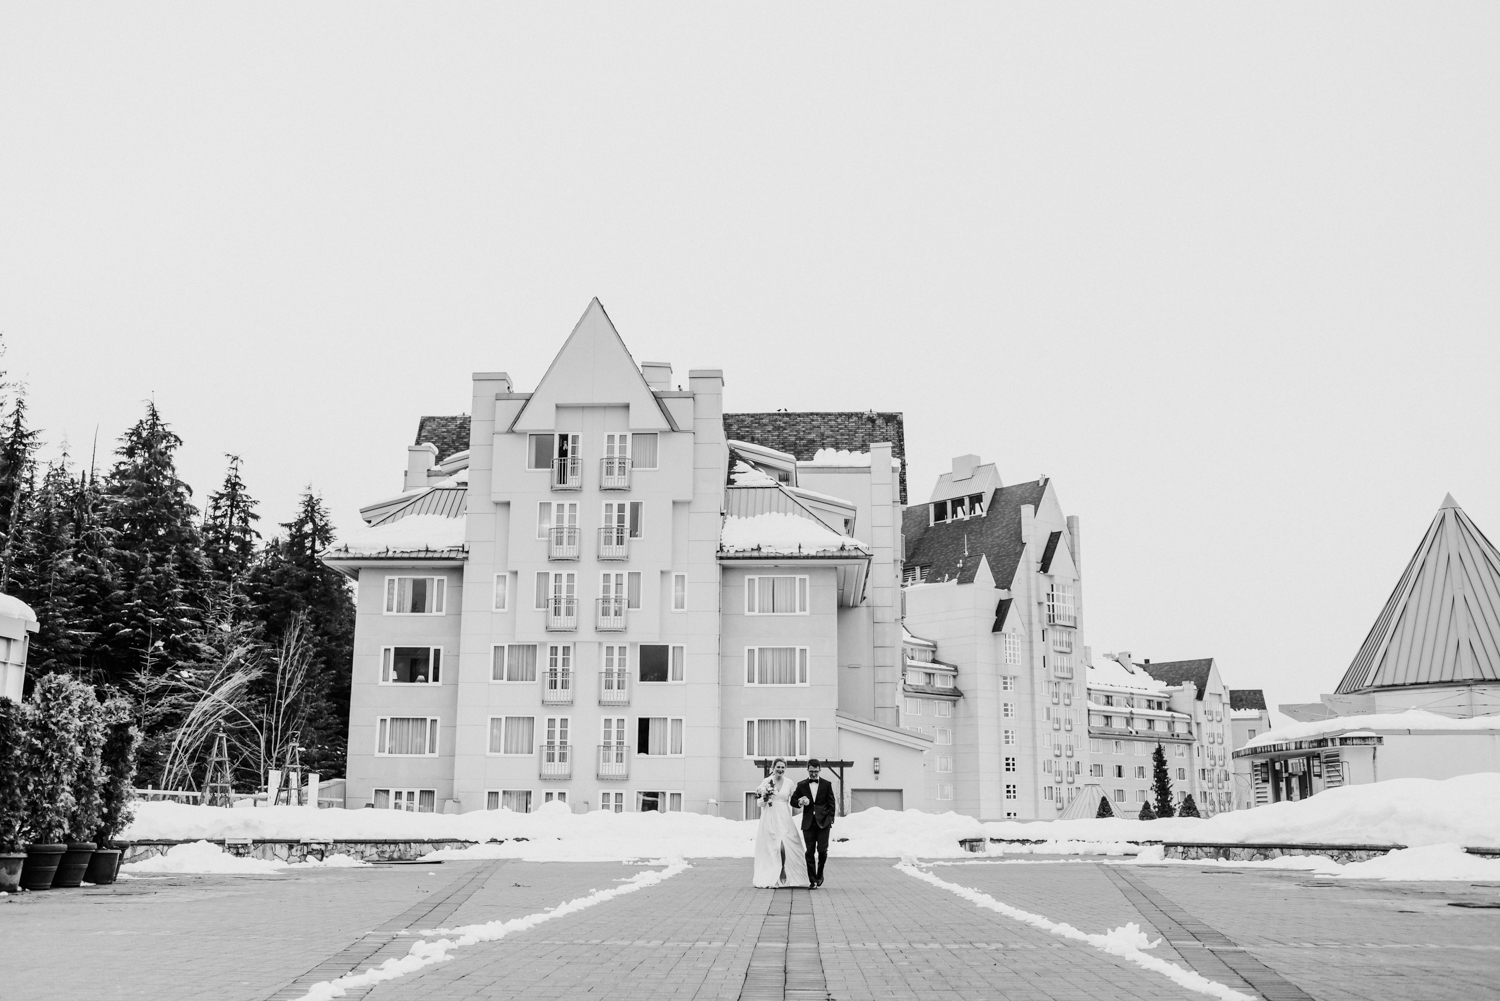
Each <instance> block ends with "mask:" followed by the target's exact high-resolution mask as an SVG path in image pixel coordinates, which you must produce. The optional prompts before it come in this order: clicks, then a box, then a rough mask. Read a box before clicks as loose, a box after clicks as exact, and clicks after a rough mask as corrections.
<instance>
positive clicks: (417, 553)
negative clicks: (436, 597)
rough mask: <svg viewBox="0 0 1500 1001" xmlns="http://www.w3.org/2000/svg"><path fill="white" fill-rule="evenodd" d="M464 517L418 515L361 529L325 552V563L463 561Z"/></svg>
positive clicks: (465, 551)
mask: <svg viewBox="0 0 1500 1001" xmlns="http://www.w3.org/2000/svg"><path fill="white" fill-rule="evenodd" d="M466 523H467V520H466V519H464V518H447V517H444V516H443V515H439V514H417V515H412V516H410V517H406V518H401V519H399V520H395V521H386V522H382V523H380V524H378V525H370V526H367V527H365V528H357V529H355V530H354V531H352V532H349V533H348V534H347V535H345V536H344V538H343V539H342V540H340V541H339V542H337V543H335V544H334V545H332V546H330V547H329V548H328V549H326V550H324V551H323V553H322V556H321V558H322V559H324V560H347V559H463V558H464V556H465V555H466V553H467V551H468V548H467V546H466V544H465V542H464V528H465V525H466Z"/></svg>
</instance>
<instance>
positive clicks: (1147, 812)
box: [1136, 799, 1156, 820]
mask: <svg viewBox="0 0 1500 1001" xmlns="http://www.w3.org/2000/svg"><path fill="white" fill-rule="evenodd" d="M1136 819H1137V820H1155V819H1156V811H1155V810H1153V809H1151V801H1150V800H1149V799H1148V800H1146V802H1144V803H1142V804H1141V812H1140V815H1139V816H1137V817H1136Z"/></svg>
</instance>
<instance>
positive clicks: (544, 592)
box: [536, 570, 639, 615]
mask: <svg viewBox="0 0 1500 1001" xmlns="http://www.w3.org/2000/svg"><path fill="white" fill-rule="evenodd" d="M637 576H639V574H638V575H637ZM577 600H578V575H577V574H576V573H548V572H547V571H546V570H539V571H537V575H536V608H537V610H538V611H542V612H545V611H547V610H549V609H551V611H552V613H553V614H554V615H571V614H573V612H574V611H575V603H576V602H577Z"/></svg>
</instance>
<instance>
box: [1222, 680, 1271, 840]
mask: <svg viewBox="0 0 1500 1001" xmlns="http://www.w3.org/2000/svg"><path fill="white" fill-rule="evenodd" d="M1269 729H1271V712H1270V710H1269V709H1267V708H1266V694H1265V692H1262V691H1261V690H1260V689H1259V688H1234V689H1231V690H1230V692H1229V749H1230V754H1231V755H1232V754H1233V753H1234V752H1235V751H1238V750H1239V749H1240V748H1242V747H1244V746H1245V745H1246V744H1248V743H1250V741H1252V740H1254V739H1255V738H1256V737H1258V736H1259V735H1261V734H1263V733H1265V732H1266V731H1267V730H1269ZM1230 760H1231V762H1232V763H1233V764H1232V767H1231V768H1230V769H1229V773H1230V775H1231V777H1233V779H1234V808H1235V809H1236V810H1248V809H1250V807H1252V806H1255V805H1257V804H1256V802H1255V780H1254V778H1253V776H1252V775H1251V768H1250V762H1249V761H1248V760H1246V759H1245V758H1238V757H1232V758H1231V759H1230Z"/></svg>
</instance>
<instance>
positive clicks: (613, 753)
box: [597, 744, 630, 779]
mask: <svg viewBox="0 0 1500 1001" xmlns="http://www.w3.org/2000/svg"><path fill="white" fill-rule="evenodd" d="M597 777H598V778H601V779H628V778H630V745H629V744H600V745H599V770H598V773H597Z"/></svg>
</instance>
